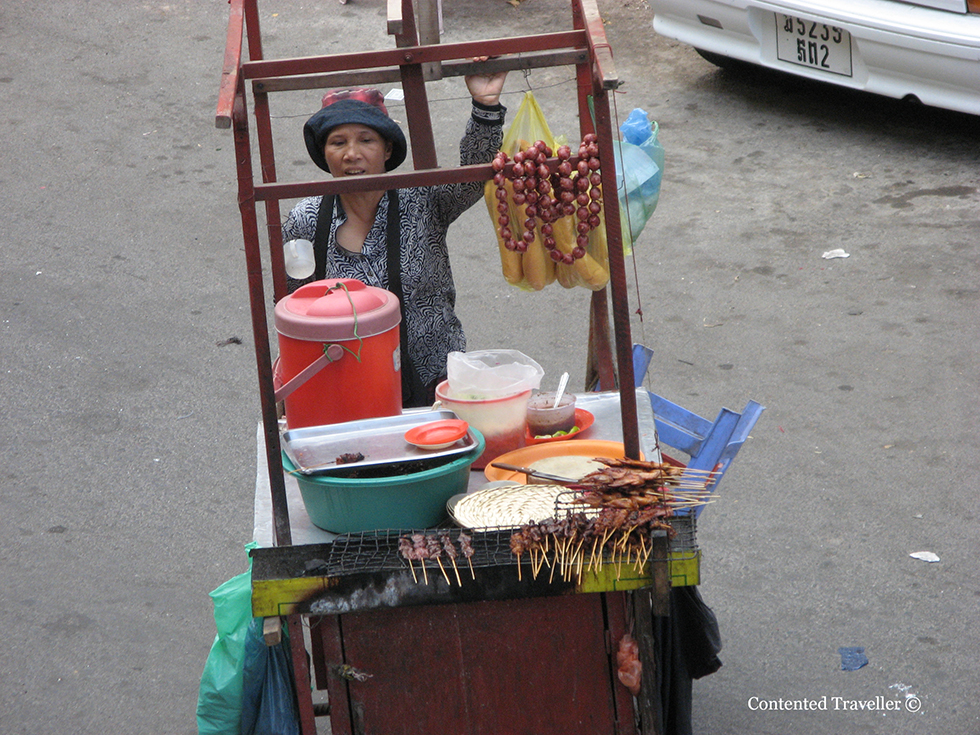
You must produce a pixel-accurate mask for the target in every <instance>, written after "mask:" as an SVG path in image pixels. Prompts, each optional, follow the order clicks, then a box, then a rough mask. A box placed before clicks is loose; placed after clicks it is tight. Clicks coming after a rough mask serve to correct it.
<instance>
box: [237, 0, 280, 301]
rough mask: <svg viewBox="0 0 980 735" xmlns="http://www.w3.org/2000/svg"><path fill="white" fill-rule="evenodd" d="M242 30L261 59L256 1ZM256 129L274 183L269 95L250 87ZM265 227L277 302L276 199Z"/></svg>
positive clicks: (266, 173) (263, 165) (268, 179)
mask: <svg viewBox="0 0 980 735" xmlns="http://www.w3.org/2000/svg"><path fill="white" fill-rule="evenodd" d="M245 30H246V33H247V34H248V58H249V60H250V61H261V60H262V59H264V58H265V57H264V55H263V52H262V32H261V28H260V26H259V11H258V0H246V2H245ZM253 95H254V103H253V104H254V108H255V109H254V114H255V132H256V139H257V140H258V143H259V170H260V171H261V172H262V181H263V182H264V183H266V184H268V183H273V182H275V181H276V180H277V179H276V156H275V151H274V147H273V143H272V119H271V115H270V113H269V95H268V93H267V92H261V91H257V90H255V89H254V87H253ZM265 221H266V230H267V234H268V238H269V258H270V260H271V265H272V289H273V299H274V300H275V301H278V300H279V299H281V298H282V297H283V296H285V295H286V267H285V264H284V262H283V254H282V222H281V220H280V214H279V200H278V199H267V200H266V202H265Z"/></svg>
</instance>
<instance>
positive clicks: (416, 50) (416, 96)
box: [215, 0, 640, 733]
mask: <svg viewBox="0 0 980 735" xmlns="http://www.w3.org/2000/svg"><path fill="white" fill-rule="evenodd" d="M421 1H423V2H424V1H426V0H421ZM570 2H571V10H572V27H573V30H571V31H563V32H557V33H548V34H543V35H540V36H527V37H512V38H501V39H489V40H481V41H471V42H464V43H454V44H434V45H420V44H419V34H418V30H417V28H416V24H415V10H414V6H413V0H388V8H389V22H388V28H389V33H392V34H393V35H395V42H396V48H393V49H386V50H378V51H367V52H360V53H357V54H334V55H325V56H311V57H305V58H292V59H280V60H267V59H265V58H264V57H263V52H262V39H261V33H260V25H259V13H258V0H230V2H229V5H230V15H229V23H228V34H227V42H226V49H225V57H224V64H223V69H222V74H221V83H220V88H219V95H218V105H217V110H216V116H215V124H216V126H217V127H219V128H229V127H230V128H232V130H233V132H234V140H235V154H236V160H237V176H238V206H239V210H240V214H241V220H242V233H243V238H244V245H245V259H246V267H247V275H248V287H249V299H250V305H251V316H252V331H253V336H254V343H255V356H256V364H257V369H258V378H259V391H260V399H261V411H262V424H263V435H264V440H265V448H266V458H267V462H268V468H269V482H270V487H271V492H272V513H273V527H274V532H275V542H276V545H278V546H285V545H291V544H292V534H291V531H290V524H289V512H288V509H287V505H286V490H285V483H284V476H283V468H282V457H281V453H280V451H281V447H280V440H279V424H278V416H277V410H276V403H275V390H274V381H273V369H272V349H271V345H270V341H269V325H268V322H267V317H266V314H267V307H268V305H269V302H268V301H267V298H266V294H265V285H264V282H263V273H262V261H263V256H262V245H261V237H260V230H259V222H258V216H257V206H258V203H259V202H264V204H265V215H266V223H267V224H266V229H267V232H266V241H267V247H268V258H269V264H270V269H271V273H272V283H273V300H274V301H278V300H279V299H281V298H282V297H284V296H285V295H286V278H285V269H284V264H283V254H282V236H281V229H280V228H281V219H280V216H281V215H280V211H279V202H280V200H282V199H293V198H299V197H303V196H311V195H317V194H338V193H342V192H345V191H355V190H363V189H391V188H398V187H406V186H424V185H432V184H437V183H447V182H459V181H486V180H489V179H491V178H492V176H493V170H492V168H491V166H490V165H489V164H485V165H477V166H456V167H451V168H438V163H437V160H436V152H435V146H434V141H433V136H432V129H431V123H430V118H429V105H428V100H427V97H426V91H425V79H424V69H423V66H425V65H437V66H438V69H439V73H440V75H441V76H443V77H444V76H461V75H463V74H466V73H469V71H471V70H473V69H474V68H475V65H474V63H473V62H472V58H473V57H477V56H490V57H492V58H491V59H490V60H489V61H487V62H483V63H482V68H483V69H485V70H488V71H489V70H495V69H499V70H516V69H528V68H539V67H547V66H567V65H574V66H575V69H576V80H577V92H578V94H577V101H578V111H579V119H580V127H581V134H582V135H583V136H584V135H585V134H586V133H588V132H595V133H596V134H597V136H598V138H599V149H600V157H601V158H602V160H603V161H609V162H611V161H613V160H614V154H613V142H614V140H615V139H616V134H615V130H614V125H613V120H612V115H611V111H610V99H609V95H610V93H611V92H613V91H614V90H615V88H616V87H617V86H618V80H617V77H616V74H615V68H614V65H613V62H612V52H611V49H610V47H609V44H608V43H607V41H606V37H605V32H604V29H603V26H602V19H601V17H600V16H599V12H598V8H597V6H596V3H595V0H570ZM245 38H247V41H248V58H247V59H244V58H243V48H244V39H245ZM385 81H388V82H393V81H400V82H401V85H402V87H403V89H404V91H405V105H406V114H407V118H408V128H409V135H410V137H411V142H412V146H411V148H412V152H413V163H414V168H415V170H414V171H411V172H401V173H389V174H384V175H382V176H373V177H358V179H357V180H356V181H349V180H323V181H310V182H298V183H280V182H278V180H277V175H276V166H275V152H274V145H273V136H272V126H271V116H270V110H269V94H270V93H272V92H276V91H283V90H287V89H314V88H316V89H322V88H326V87H330V86H353V85H356V84H378V83H381V82H385ZM249 87H250V88H251V92H252V99H253V107H254V114H255V118H256V130H255V135H256V138H257V143H258V145H257V148H258V156H259V166H258V168H259V173H260V176H261V183H256V180H255V172H254V169H253V163H252V158H253V153H252V143H251V134H250V129H249V116H248V89H249ZM593 115H594V117H593ZM593 120H594V127H593ZM550 165H551V166H552V167H554V166H556V165H557V161H556V160H554V159H552V161H551V162H550ZM602 189H603V199H604V205H605V207H606V208H607V210H606V211H610V212H614V213H616V214H615V215H614V216H607V217H605V227H606V239H607V243H608V250H609V266H610V284H609V289H610V291H611V297H612V323H613V329H614V333H615V351H616V366H615V368H614V367H613V365H612V360H611V354H610V349H609V344H610V339H609V334H608V325H609V321H608V320H609V316H608V305H607V298H606V291H605V289H604V290H603V291H600V292H596V293H594V294H593V296H592V303H591V312H592V317H591V326H590V349H591V351H592V352H593V353H594V356H595V357H596V361H597V363H598V364H597V366H596V367H597V370H598V372H599V375H600V378H601V380H602V382H603V384H604V385H613V384H618V385H619V386H620V398H621V401H620V402H621V406H622V421H623V436H624V444H625V451H626V454H627V456H630V457H639V452H640V450H639V434H638V427H637V410H636V394H635V391H634V379H633V354H632V339H631V336H630V323H629V307H628V298H627V283H626V270H625V264H624V256H623V247H622V232H621V229H620V218H619V216H618V211H619V205H618V201H617V196H616V181H615V169H614V166H612V165H607V166H603V167H602ZM617 376H618V380H615V379H614V378H615V377H617ZM287 623H288V625H289V630H290V635H291V640H292V642H293V648H294V654H296V655H294V659H296V660H297V664H296V665H297V676H298V680H300V681H305V680H308V677H309V667H308V664H307V662H306V657H305V653H302V652H303V651H305V649H304V647H303V646H304V645H305V644H304V643H303V638H304V637H303V635H302V633H303V629H302V620H301V618H300V617H299V616H289V617H288V618H287ZM323 624H327V623H326V622H324V623H323ZM301 654H302V655H301ZM314 663H315V665H316V662H314ZM299 690H300V691H299V697H300V702H299V705H300V712H301V720H302V726H303V731H304V733H314V732H315V726H314V724H313V723H314V720H313V704H312V698H311V692H310V691H309V690H308V689H307V688H306V687H302V686H301V687H299Z"/></svg>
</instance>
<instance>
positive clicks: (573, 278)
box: [484, 92, 609, 291]
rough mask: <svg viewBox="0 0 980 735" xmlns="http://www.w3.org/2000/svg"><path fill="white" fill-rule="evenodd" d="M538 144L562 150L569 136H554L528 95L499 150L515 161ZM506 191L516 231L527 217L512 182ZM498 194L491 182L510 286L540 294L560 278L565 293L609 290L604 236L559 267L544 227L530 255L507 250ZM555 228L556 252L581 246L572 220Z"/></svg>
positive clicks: (489, 194)
mask: <svg viewBox="0 0 980 735" xmlns="http://www.w3.org/2000/svg"><path fill="white" fill-rule="evenodd" d="M539 140H541V141H544V142H545V144H546V145H547V146H548V147H549V148H551V149H552V150H556V149H557V148H558V146H560V145H562V144H564V143H566V139H565V137H564V136H559V137H557V138H556V137H555V136H554V135H553V134H552V132H551V129H550V128H549V126H548V122H547V120H545V117H544V113H543V112H542V111H541V107H540V105H538V102H537V100H536V99H535V98H534V95H533V94H532V93H531V92H526V93H525V94H524V100H523V101H522V102H521V106H520V107H519V108H518V110H517V114H516V115H515V116H514V121H513V122H512V123H511V125H510V127H509V128H508V130H507V133H506V134H505V135H504V140H503V143H502V145H501V147H500V150H502V151H503V152H504V153H506V154H507V155H508V156H509V157H511V158H513V156H514V154H515V153H517V152H518V151H524V150H526V149H527V148H528V147H529V146H531V145H532V144H533V143H535V142H537V141H539ZM505 189H506V191H507V200H506V201H507V202H508V204H509V207H508V212H507V217H508V220H509V222H510V223H511V225H512V226H513V227H517V228H522V224H521V223H523V222H524V221H525V219H526V214H525V212H524V208H523V207H521V206H519V205H517V204H515V203H514V201H513V196H514V190H513V186H512V182H510V181H507V182H506V183H505ZM496 194H497V187H496V186H495V185H494V183H493V182H492V181H488V182H487V184H486V187H485V189H484V199H485V201H486V204H487V210H488V211H489V213H490V219H491V220H492V221H493V223H494V229H495V231H496V233H497V245H498V247H499V250H500V261H501V267H502V270H503V274H504V278H505V279H506V281H507V282H508V283H510V284H511V285H514V286H518V287H519V288H522V289H524V290H527V291H539V290H541V289H542V288H544V287H545V286H547V285H548V284H549V283H552V282H553V281H554V280H555V279H556V278H557V280H558V281H559V282H560V283H561V285H562V286H564V287H565V288H573V287H575V286H582V287H584V288H588V289H591V290H594V291H597V290H599V289H601V288H603V287H604V286H605V285H606V283H607V282H608V281H609V265H608V253H607V251H606V245H605V236H604V233H603V235H602V237H598V236H596V237H593V236H592V235H595V234H596V233H595V232H593V233H592V235H590V238H589V246H588V247H587V248H586V255H585V256H584V257H582V258H579V259H577V260H576V261H575V262H574V263H573V264H571V265H564V264H561V263H557V264H556V263H555V261H554V260H553V259H552V258H551V255H550V253H549V252H548V249H547V248H546V247H545V246H544V242H543V238H542V234H541V230H540V222H539V223H538V226H537V227H535V229H534V239H533V241H531V242H529V243H528V248H527V251H526V252H524V253H520V252H516V251H512V250H508V249H507V248H506V246H505V245H504V239H503V237H502V236H501V226H502V225H501V224H500V221H499V219H498V218H499V216H500V213H499V212H498V210H497V203H498V200H497V198H496ZM552 226H553V230H554V232H553V235H552V236H553V237H554V239H555V243H556V249H557V250H558V251H560V252H561V253H571V252H572V250H573V249H574V248H575V246H576V244H577V243H576V237H577V234H578V233H577V232H576V230H575V222H574V220H573V219H572V218H571V217H561V218H559V219H558V220H557V221H555V222H554V223H552Z"/></svg>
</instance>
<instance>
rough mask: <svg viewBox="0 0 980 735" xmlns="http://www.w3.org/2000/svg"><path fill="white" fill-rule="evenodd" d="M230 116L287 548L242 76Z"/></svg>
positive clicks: (269, 443) (269, 451) (278, 521)
mask: <svg viewBox="0 0 980 735" xmlns="http://www.w3.org/2000/svg"><path fill="white" fill-rule="evenodd" d="M232 117H233V121H234V125H233V127H234V131H235V158H236V160H237V162H238V210H239V212H240V213H241V218H242V236H243V238H244V241H245V264H246V268H247V272H248V295H249V303H250V305H251V310H252V337H253V340H254V342H255V359H256V362H257V367H258V374H259V398H260V399H261V405H262V425H263V432H264V436H265V453H266V460H267V461H268V465H269V486H270V488H271V491H272V519H273V527H274V530H275V537H276V544H277V545H280V546H289V545H291V544H292V534H291V532H290V530H289V507H288V506H287V504H286V482H285V479H284V477H283V470H282V455H281V454H280V446H279V420H278V417H277V416H276V402H275V388H274V385H273V379H272V357H271V350H270V347H269V326H268V323H267V321H266V317H265V308H266V303H265V289H264V287H263V283H262V254H261V250H260V246H259V226H258V219H257V217H256V215H255V189H254V183H253V178H252V150H251V145H250V143H249V136H248V111H247V109H246V106H245V82H244V79H242V78H241V77H239V85H238V94H237V95H236V96H235V105H234V108H233V113H232Z"/></svg>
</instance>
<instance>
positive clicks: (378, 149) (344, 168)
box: [323, 123, 391, 176]
mask: <svg viewBox="0 0 980 735" xmlns="http://www.w3.org/2000/svg"><path fill="white" fill-rule="evenodd" d="M323 156H324V158H326V159H327V166H328V167H329V168H330V173H331V174H332V175H333V176H361V175H364V174H383V173H385V162H386V161H387V160H388V159H389V158H390V157H391V141H389V140H388V139H387V138H384V137H383V136H382V135H381V133H379V132H378V131H377V130H375V129H374V128H369V127H368V126H367V125H360V124H358V123H348V124H346V125H338V126H337V127H335V128H334V129H333V130H331V131H330V133H329V134H328V135H327V141H326V143H324V145H323Z"/></svg>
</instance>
